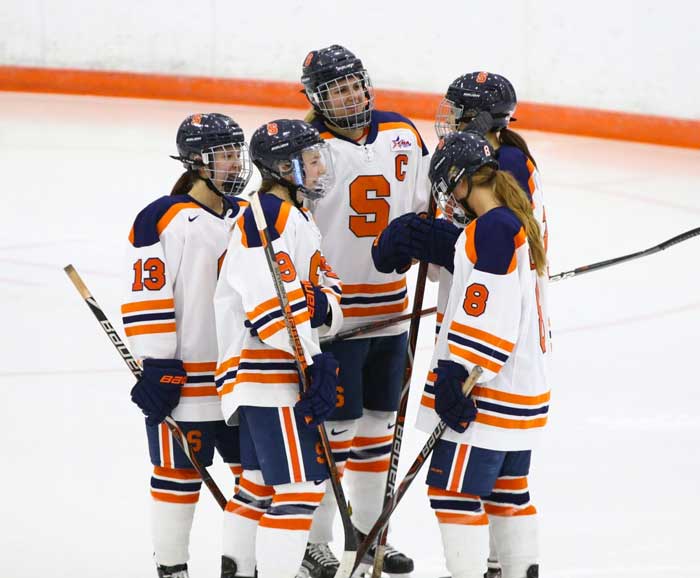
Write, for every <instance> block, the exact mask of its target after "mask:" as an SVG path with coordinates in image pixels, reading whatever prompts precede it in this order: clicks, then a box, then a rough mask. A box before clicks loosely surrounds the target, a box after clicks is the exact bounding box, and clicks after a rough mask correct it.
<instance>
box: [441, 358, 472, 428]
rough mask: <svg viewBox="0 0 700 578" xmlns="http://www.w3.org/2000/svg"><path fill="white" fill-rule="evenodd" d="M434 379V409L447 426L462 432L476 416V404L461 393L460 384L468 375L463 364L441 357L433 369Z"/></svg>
mask: <svg viewBox="0 0 700 578" xmlns="http://www.w3.org/2000/svg"><path fill="white" fill-rule="evenodd" d="M433 371H434V372H435V373H436V374H437V377H436V379H435V411H436V412H437V413H438V415H439V416H440V419H442V421H444V422H445V423H446V424H447V425H448V426H449V427H451V428H452V429H453V430H455V431H456V432H459V433H462V432H463V431H464V430H466V429H467V426H468V425H469V422H471V421H474V419H475V418H476V413H477V410H476V404H475V403H474V400H473V399H472V398H471V397H465V396H464V394H463V393H462V384H463V383H464V381H465V380H466V379H467V377H468V376H469V373H468V372H467V370H466V369H465V368H464V366H463V365H460V364H459V363H455V362H454V361H448V360H446V359H441V360H439V361H438V366H437V367H436V368H435V369H433Z"/></svg>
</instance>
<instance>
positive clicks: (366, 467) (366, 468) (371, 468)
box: [345, 460, 389, 472]
mask: <svg viewBox="0 0 700 578" xmlns="http://www.w3.org/2000/svg"><path fill="white" fill-rule="evenodd" d="M345 467H346V468H347V469H348V470H352V471H353V472H388V471H389V460H381V461H378V462H356V461H354V460H348V461H347V462H346V463H345Z"/></svg>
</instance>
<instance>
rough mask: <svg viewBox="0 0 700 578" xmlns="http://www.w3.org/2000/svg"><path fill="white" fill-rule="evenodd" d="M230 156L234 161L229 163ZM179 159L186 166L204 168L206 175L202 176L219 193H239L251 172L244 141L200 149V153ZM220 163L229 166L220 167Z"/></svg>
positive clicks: (248, 155)
mask: <svg viewBox="0 0 700 578" xmlns="http://www.w3.org/2000/svg"><path fill="white" fill-rule="evenodd" d="M232 156H233V158H234V159H235V162H233V163H232V164H231V157H232ZM192 157H193V158H192ZM217 157H218V158H217ZM181 160H182V164H183V165H185V166H186V167H188V168H191V169H194V170H196V169H205V171H206V173H207V176H204V178H205V179H206V180H207V181H208V182H209V183H211V186H213V187H214V189H216V190H217V191H218V192H219V193H221V194H227V195H238V194H240V193H241V192H243V189H245V187H246V185H247V184H248V181H250V177H251V176H252V174H253V170H252V164H251V162H250V154H249V152H248V147H247V146H246V144H245V143H244V142H243V143H241V142H230V143H226V144H220V145H216V146H212V147H209V148H208V149H206V150H204V151H202V153H201V155H191V158H190V159H181ZM222 164H229V166H228V167H227V168H220V166H221V165H222ZM217 183H218V185H217Z"/></svg>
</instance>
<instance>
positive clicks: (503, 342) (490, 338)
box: [450, 321, 515, 353]
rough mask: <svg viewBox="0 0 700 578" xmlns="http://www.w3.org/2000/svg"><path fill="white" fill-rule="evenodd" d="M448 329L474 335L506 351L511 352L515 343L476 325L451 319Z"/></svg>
mask: <svg viewBox="0 0 700 578" xmlns="http://www.w3.org/2000/svg"><path fill="white" fill-rule="evenodd" d="M450 329H454V330H455V331H458V332H459V333H464V334H465V335H469V336H470V337H475V338H476V339H479V340H481V341H484V342H486V343H488V344H490V345H493V346H494V347H498V348H499V349H502V350H503V351H507V352H508V353H512V352H513V349H514V348H515V343H512V342H510V341H508V340H507V339H502V338H501V337H498V336H497V335H494V334H493V333H488V332H487V331H483V330H482V329H477V328H476V327H470V326H469V325H463V324H462V323H457V322H456V321H453V322H452V323H451V324H450Z"/></svg>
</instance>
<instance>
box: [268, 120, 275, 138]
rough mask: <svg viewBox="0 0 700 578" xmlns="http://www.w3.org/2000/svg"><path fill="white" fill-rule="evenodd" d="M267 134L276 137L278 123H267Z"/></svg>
mask: <svg viewBox="0 0 700 578" xmlns="http://www.w3.org/2000/svg"><path fill="white" fill-rule="evenodd" d="M267 134H268V135H270V136H275V135H276V134H277V123H276V122H268V123H267Z"/></svg>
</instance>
